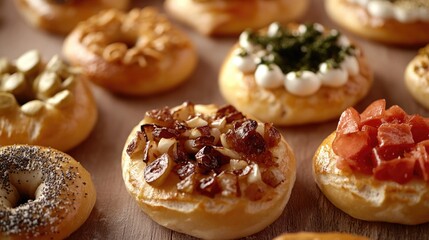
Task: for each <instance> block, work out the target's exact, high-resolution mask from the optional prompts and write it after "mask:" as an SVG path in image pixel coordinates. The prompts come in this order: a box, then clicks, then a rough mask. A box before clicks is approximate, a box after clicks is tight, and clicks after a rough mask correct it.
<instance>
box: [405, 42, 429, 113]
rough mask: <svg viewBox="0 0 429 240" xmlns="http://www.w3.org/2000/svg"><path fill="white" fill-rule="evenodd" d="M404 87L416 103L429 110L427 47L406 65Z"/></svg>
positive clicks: (428, 48) (428, 60)
mask: <svg viewBox="0 0 429 240" xmlns="http://www.w3.org/2000/svg"><path fill="white" fill-rule="evenodd" d="M405 86H407V89H408V91H409V92H410V93H411V95H412V96H413V97H414V99H415V100H416V101H417V102H418V103H420V104H421V105H423V106H424V107H426V108H428V109H429V92H428V89H429V45H428V46H426V47H425V48H422V49H421V50H420V51H419V54H418V55H417V56H415V57H414V58H413V59H412V60H411V62H410V63H408V65H407V68H406V69H405Z"/></svg>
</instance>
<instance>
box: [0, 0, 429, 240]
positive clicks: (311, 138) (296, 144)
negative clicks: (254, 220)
mask: <svg viewBox="0 0 429 240" xmlns="http://www.w3.org/2000/svg"><path fill="white" fill-rule="evenodd" d="M311 3H312V4H311V7H310V9H309V10H308V12H307V14H306V15H305V17H304V18H303V21H304V22H320V23H322V24H325V25H327V26H330V27H336V25H335V24H334V23H333V22H331V21H330V20H329V19H328V18H327V16H326V13H325V12H324V10H323V1H320V0H312V1H311ZM133 5H134V6H138V7H143V6H146V5H152V6H157V7H158V8H159V9H161V10H162V1H156V0H151V1H148V0H146V1H137V0H136V1H134V3H133ZM345 17H346V16H345ZM178 26H179V27H181V28H183V29H184V30H185V31H187V32H188V33H189V35H190V37H191V38H192V39H193V40H194V41H195V43H196V45H197V48H198V51H199V64H198V67H197V69H196V71H195V72H194V73H193V75H192V76H191V77H190V79H189V80H188V81H187V82H186V83H184V84H183V85H181V86H180V87H178V88H177V89H175V90H173V91H171V92H168V93H165V94H162V95H158V96H154V97H148V98H124V97H119V96H115V95H113V94H110V93H109V92H107V91H105V90H103V89H101V88H99V87H96V86H92V89H93V92H94V95H95V98H96V101H97V104H98V111H99V119H98V122H97V124H96V126H95V128H94V130H93V132H92V133H91V135H90V136H89V137H88V139H86V140H85V141H84V142H83V143H82V144H80V145H79V146H78V147H76V148H75V149H73V150H71V151H69V154H70V155H72V156H73V157H74V158H76V159H77V160H78V161H80V162H81V163H82V164H83V165H84V167H85V168H86V169H87V170H89V172H90V173H91V174H92V177H93V180H94V183H95V186H96V189H97V203H96V205H95V207H94V209H93V211H92V213H91V215H90V217H89V219H88V220H87V221H86V223H85V224H84V225H83V226H82V227H81V228H80V229H79V230H77V231H76V232H75V233H74V234H73V235H72V236H71V237H70V239H192V238H191V237H189V236H187V235H184V234H181V233H177V232H173V231H170V230H168V229H166V228H164V227H161V226H159V225H158V224H156V223H155V222H153V221H152V220H151V219H150V218H149V217H147V216H146V215H145V214H144V213H143V212H142V211H141V210H140V209H139V207H138V206H137V204H136V203H135V202H134V200H133V199H132V198H131V197H130V196H129V195H128V193H127V191H126V189H125V186H124V183H123V180H122V176H121V166H120V160H121V151H122V148H123V146H124V142H125V139H126V137H127V136H128V134H129V132H130V131H131V128H132V127H133V126H134V125H136V124H137V123H138V122H139V120H140V119H141V118H142V117H143V115H144V112H145V111H146V110H150V109H153V108H159V107H163V106H165V105H168V106H175V105H178V104H180V103H182V102H183V101H186V100H189V101H192V102H194V103H204V104H208V103H216V104H224V103H225V101H224V100H223V98H222V97H221V95H220V93H219V90H218V86H217V76H218V71H219V68H220V66H221V63H222V61H223V58H224V57H225V55H226V53H227V52H228V50H229V49H230V47H231V46H232V44H233V43H234V42H235V41H236V38H208V37H204V36H201V35H199V34H197V33H195V32H193V31H192V30H191V29H189V28H187V27H186V26H184V25H181V24H178ZM343 32H345V31H343ZM345 33H347V32H345ZM348 35H349V36H350V37H351V38H352V39H354V40H355V41H356V42H358V43H359V44H360V45H361V46H362V48H363V49H364V52H365V53H366V56H367V58H368V61H369V63H370V65H371V66H372V68H373V70H374V72H375V82H374V85H373V87H372V89H371V91H370V93H369V95H368V96H367V97H366V98H365V99H364V100H363V101H362V102H360V103H359V104H358V105H357V106H356V108H357V109H358V110H359V111H362V110H363V109H364V108H365V107H366V106H367V105H368V104H369V103H371V102H372V101H374V100H376V99H379V98H385V99H386V100H387V105H388V106H390V105H393V104H398V105H400V106H401V107H403V108H404V109H405V110H406V111H407V112H408V113H419V114H422V115H426V116H427V115H428V111H426V110H425V109H423V108H422V107H421V106H419V105H418V104H417V103H416V102H415V101H413V99H412V97H411V95H410V94H409V93H408V92H407V91H406V90H405V85H404V83H403V72H404V69H405V66H406V65H407V63H408V62H409V61H410V60H411V58H412V57H413V56H414V55H415V54H416V51H417V48H411V49H410V48H408V49H403V48H397V47H391V46H385V45H382V44H379V43H374V42H369V41H366V40H364V39H361V38H358V37H356V36H353V35H351V34H350V33H348ZM62 42H63V37H62V36H56V35H51V34H48V33H46V32H42V31H40V30H38V29H35V28H32V27H30V26H29V25H27V24H26V23H25V22H24V20H23V19H22V18H21V16H20V15H19V14H18V13H17V11H16V9H15V7H14V5H13V4H12V1H10V0H0V56H2V57H8V58H10V59H15V58H16V57H18V56H19V55H20V54H21V53H23V52H25V51H27V50H29V49H39V50H40V51H41V52H42V54H43V56H44V57H45V59H47V58H50V57H51V56H52V55H54V54H58V53H60V51H61V47H62ZM336 123H337V120H333V121H330V122H326V123H322V124H314V125H306V126H300V127H288V128H281V132H282V133H283V135H284V136H285V137H286V139H287V141H288V142H289V143H290V145H291V146H292V148H293V149H294V151H295V154H296V159H297V161H298V168H297V171H298V172H297V179H296V183H295V186H294V188H293V191H292V196H291V198H290V201H289V203H288V205H287V206H286V209H285V210H284V212H283V214H282V215H281V216H280V218H279V219H278V220H277V221H275V222H274V223H273V224H271V225H270V226H269V227H267V228H266V229H265V230H263V231H261V232H259V233H257V234H255V235H253V236H250V237H247V238H246V239H272V238H273V237H275V236H277V235H279V234H281V233H283V232H297V231H340V232H349V233H355V234H360V235H365V236H368V237H370V238H372V239H429V231H428V229H429V224H422V225H418V226H404V225H399V224H387V223H373V222H365V221H361V220H356V219H353V218H351V217H349V216H348V215H347V214H345V213H343V212H342V211H340V210H339V209H337V208H335V207H334V206H333V205H332V204H331V203H330V202H329V201H328V200H327V199H326V198H325V197H324V196H323V194H321V192H320V191H319V189H318V188H317V186H316V184H315V183H314V180H313V177H312V174H311V159H312V156H313V154H314V152H315V150H316V148H317V147H318V145H319V144H320V142H321V141H322V140H323V138H325V137H326V136H327V135H328V134H329V133H330V132H332V131H333V130H334V129H335V127H336Z"/></svg>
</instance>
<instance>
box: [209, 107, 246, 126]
mask: <svg viewBox="0 0 429 240" xmlns="http://www.w3.org/2000/svg"><path fill="white" fill-rule="evenodd" d="M223 117H225V120H226V122H227V123H232V122H233V121H237V120H242V119H244V118H245V117H244V115H243V114H242V113H241V112H239V111H238V110H237V109H236V108H235V107H233V106H231V105H227V106H224V107H222V108H219V109H218V110H217V112H216V116H215V119H220V118H223Z"/></svg>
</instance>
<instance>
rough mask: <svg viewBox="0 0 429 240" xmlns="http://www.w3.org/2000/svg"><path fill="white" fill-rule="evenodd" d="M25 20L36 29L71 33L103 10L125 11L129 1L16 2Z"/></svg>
mask: <svg viewBox="0 0 429 240" xmlns="http://www.w3.org/2000/svg"><path fill="white" fill-rule="evenodd" d="M14 2H15V5H16V7H17V9H18V10H19V12H20V13H21V15H22V16H23V17H24V19H25V20H26V21H27V22H28V23H30V24H31V25H33V26H34V27H37V28H40V29H44V30H46V31H49V32H53V33H58V34H67V33H69V32H70V31H71V30H72V29H73V28H74V27H76V25H77V24H78V23H79V22H80V21H83V20H85V19H87V18H89V17H90V16H92V15H94V14H96V13H98V12H99V11H101V10H103V9H109V8H116V9H121V10H125V9H126V8H128V4H129V0H95V1H94V0H92V1H79V0H62V1H58V0H57V1H52V0H14Z"/></svg>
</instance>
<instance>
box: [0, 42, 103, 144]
mask: <svg viewBox="0 0 429 240" xmlns="http://www.w3.org/2000/svg"><path fill="white" fill-rule="evenodd" d="M0 80H2V81H1V84H0V113H1V114H0V145H11V144H31V145H42V146H51V147H53V148H56V149H58V150H61V151H67V150H69V149H71V148H73V147H75V146H77V145H78V144H79V143H81V142H82V141H83V140H85V138H87V137H88V135H89V134H90V133H91V131H92V129H93V128H94V125H95V123H96V120H97V107H96V105H95V101H94V99H93V96H92V93H91V91H90V88H89V86H88V83H87V81H86V79H84V78H83V77H82V76H81V75H80V74H78V73H76V72H75V71H73V69H71V68H70V67H69V66H68V65H66V64H65V63H64V62H63V61H62V60H61V59H60V58H59V57H58V56H54V57H52V58H51V60H50V61H49V62H48V63H44V62H43V60H42V57H41V55H40V53H39V52H38V51H37V50H31V51H28V52H26V53H24V54H23V55H21V56H20V57H19V58H18V59H16V61H15V62H11V61H9V60H7V59H5V58H3V59H0Z"/></svg>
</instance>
